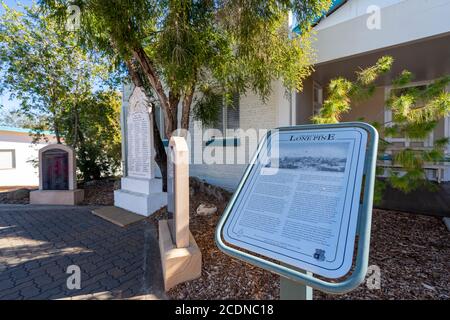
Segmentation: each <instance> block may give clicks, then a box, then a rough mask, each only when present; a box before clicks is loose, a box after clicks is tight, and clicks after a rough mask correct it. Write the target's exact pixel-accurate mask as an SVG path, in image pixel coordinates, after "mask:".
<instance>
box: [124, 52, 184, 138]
mask: <svg viewBox="0 0 450 320" xmlns="http://www.w3.org/2000/svg"><path fill="white" fill-rule="evenodd" d="M133 57H134V58H135V59H136V61H137V62H139V65H140V66H141V68H142V71H143V73H144V75H145V77H146V78H147V80H148V82H149V83H150V85H151V86H152V88H153V90H154V91H155V93H156V95H157V96H158V100H159V102H160V104H161V111H162V112H163V115H164V123H165V134H166V136H167V138H169V139H170V137H171V136H172V132H173V130H174V129H176V127H177V126H176V120H177V114H176V110H173V108H176V107H177V106H178V102H179V95H176V94H172V93H171V94H169V97H167V95H166V93H165V91H164V87H163V85H162V83H161V81H160V79H159V77H158V74H157V72H156V70H155V68H154V66H153V63H152V61H151V60H150V58H149V57H148V55H147V54H146V53H145V50H144V48H142V47H136V48H134V49H133Z"/></svg>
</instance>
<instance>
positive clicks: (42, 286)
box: [0, 205, 165, 300]
mask: <svg viewBox="0 0 450 320" xmlns="http://www.w3.org/2000/svg"><path fill="white" fill-rule="evenodd" d="M70 265H76V266H78V267H79V268H80V270H81V288H80V289H72V290H69V289H68V288H67V280H68V278H69V277H70V276H71V274H68V273H66V271H67V268H68V267H69V266H70ZM162 288H163V285H162V276H161V267H160V257H159V249H158V242H157V239H156V228H155V226H154V225H153V224H152V223H150V222H148V221H146V220H144V221H141V222H139V223H136V224H134V225H130V226H128V227H127V228H121V227H118V226H116V225H114V224H111V223H109V222H107V221H105V220H103V219H101V218H99V217H97V216H95V215H93V214H92V213H91V212H90V208H88V207H49V206H41V207H39V206H2V205H0V300H11V299H159V298H165V294H164V293H163V290H162Z"/></svg>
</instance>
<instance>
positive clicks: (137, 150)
mask: <svg viewBox="0 0 450 320" xmlns="http://www.w3.org/2000/svg"><path fill="white" fill-rule="evenodd" d="M152 116H153V115H152V110H151V108H150V107H149V105H148V101H147V97H146V95H145V93H144V92H143V91H142V89H141V88H139V87H135V88H134V89H133V92H132V94H131V96H130V98H129V104H128V111H127V113H126V119H125V122H126V123H125V128H126V130H124V131H125V136H123V137H122V142H123V143H124V144H125V150H126V170H125V171H126V172H124V175H125V176H124V177H123V178H122V180H121V189H120V190H116V191H114V205H115V206H116V207H120V208H123V209H125V210H128V211H131V212H134V213H137V214H140V215H143V216H147V217H148V216H150V215H151V214H153V213H154V212H155V211H157V210H159V209H160V208H162V207H164V206H165V205H166V204H167V193H165V192H162V180H161V179H156V178H155V162H154V159H153V158H154V151H153V121H152V118H151V117H152Z"/></svg>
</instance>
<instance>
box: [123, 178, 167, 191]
mask: <svg viewBox="0 0 450 320" xmlns="http://www.w3.org/2000/svg"><path fill="white" fill-rule="evenodd" d="M120 182H121V187H120V188H121V189H123V190H127V191H131V192H137V193H143V194H146V195H150V194H153V193H160V192H161V190H162V180H161V179H155V178H153V179H148V178H134V177H123V178H122V179H121V181H120Z"/></svg>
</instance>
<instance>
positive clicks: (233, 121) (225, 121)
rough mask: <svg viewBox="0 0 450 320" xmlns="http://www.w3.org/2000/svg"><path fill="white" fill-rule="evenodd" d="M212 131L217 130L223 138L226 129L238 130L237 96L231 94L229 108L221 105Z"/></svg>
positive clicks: (223, 104)
mask: <svg viewBox="0 0 450 320" xmlns="http://www.w3.org/2000/svg"><path fill="white" fill-rule="evenodd" d="M214 129H219V130H220V131H221V132H222V134H223V135H224V136H225V135H226V130H227V129H239V94H233V98H232V105H231V106H226V105H225V103H222V112H221V113H220V114H219V116H218V118H217V124H216V126H215V128H214Z"/></svg>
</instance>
